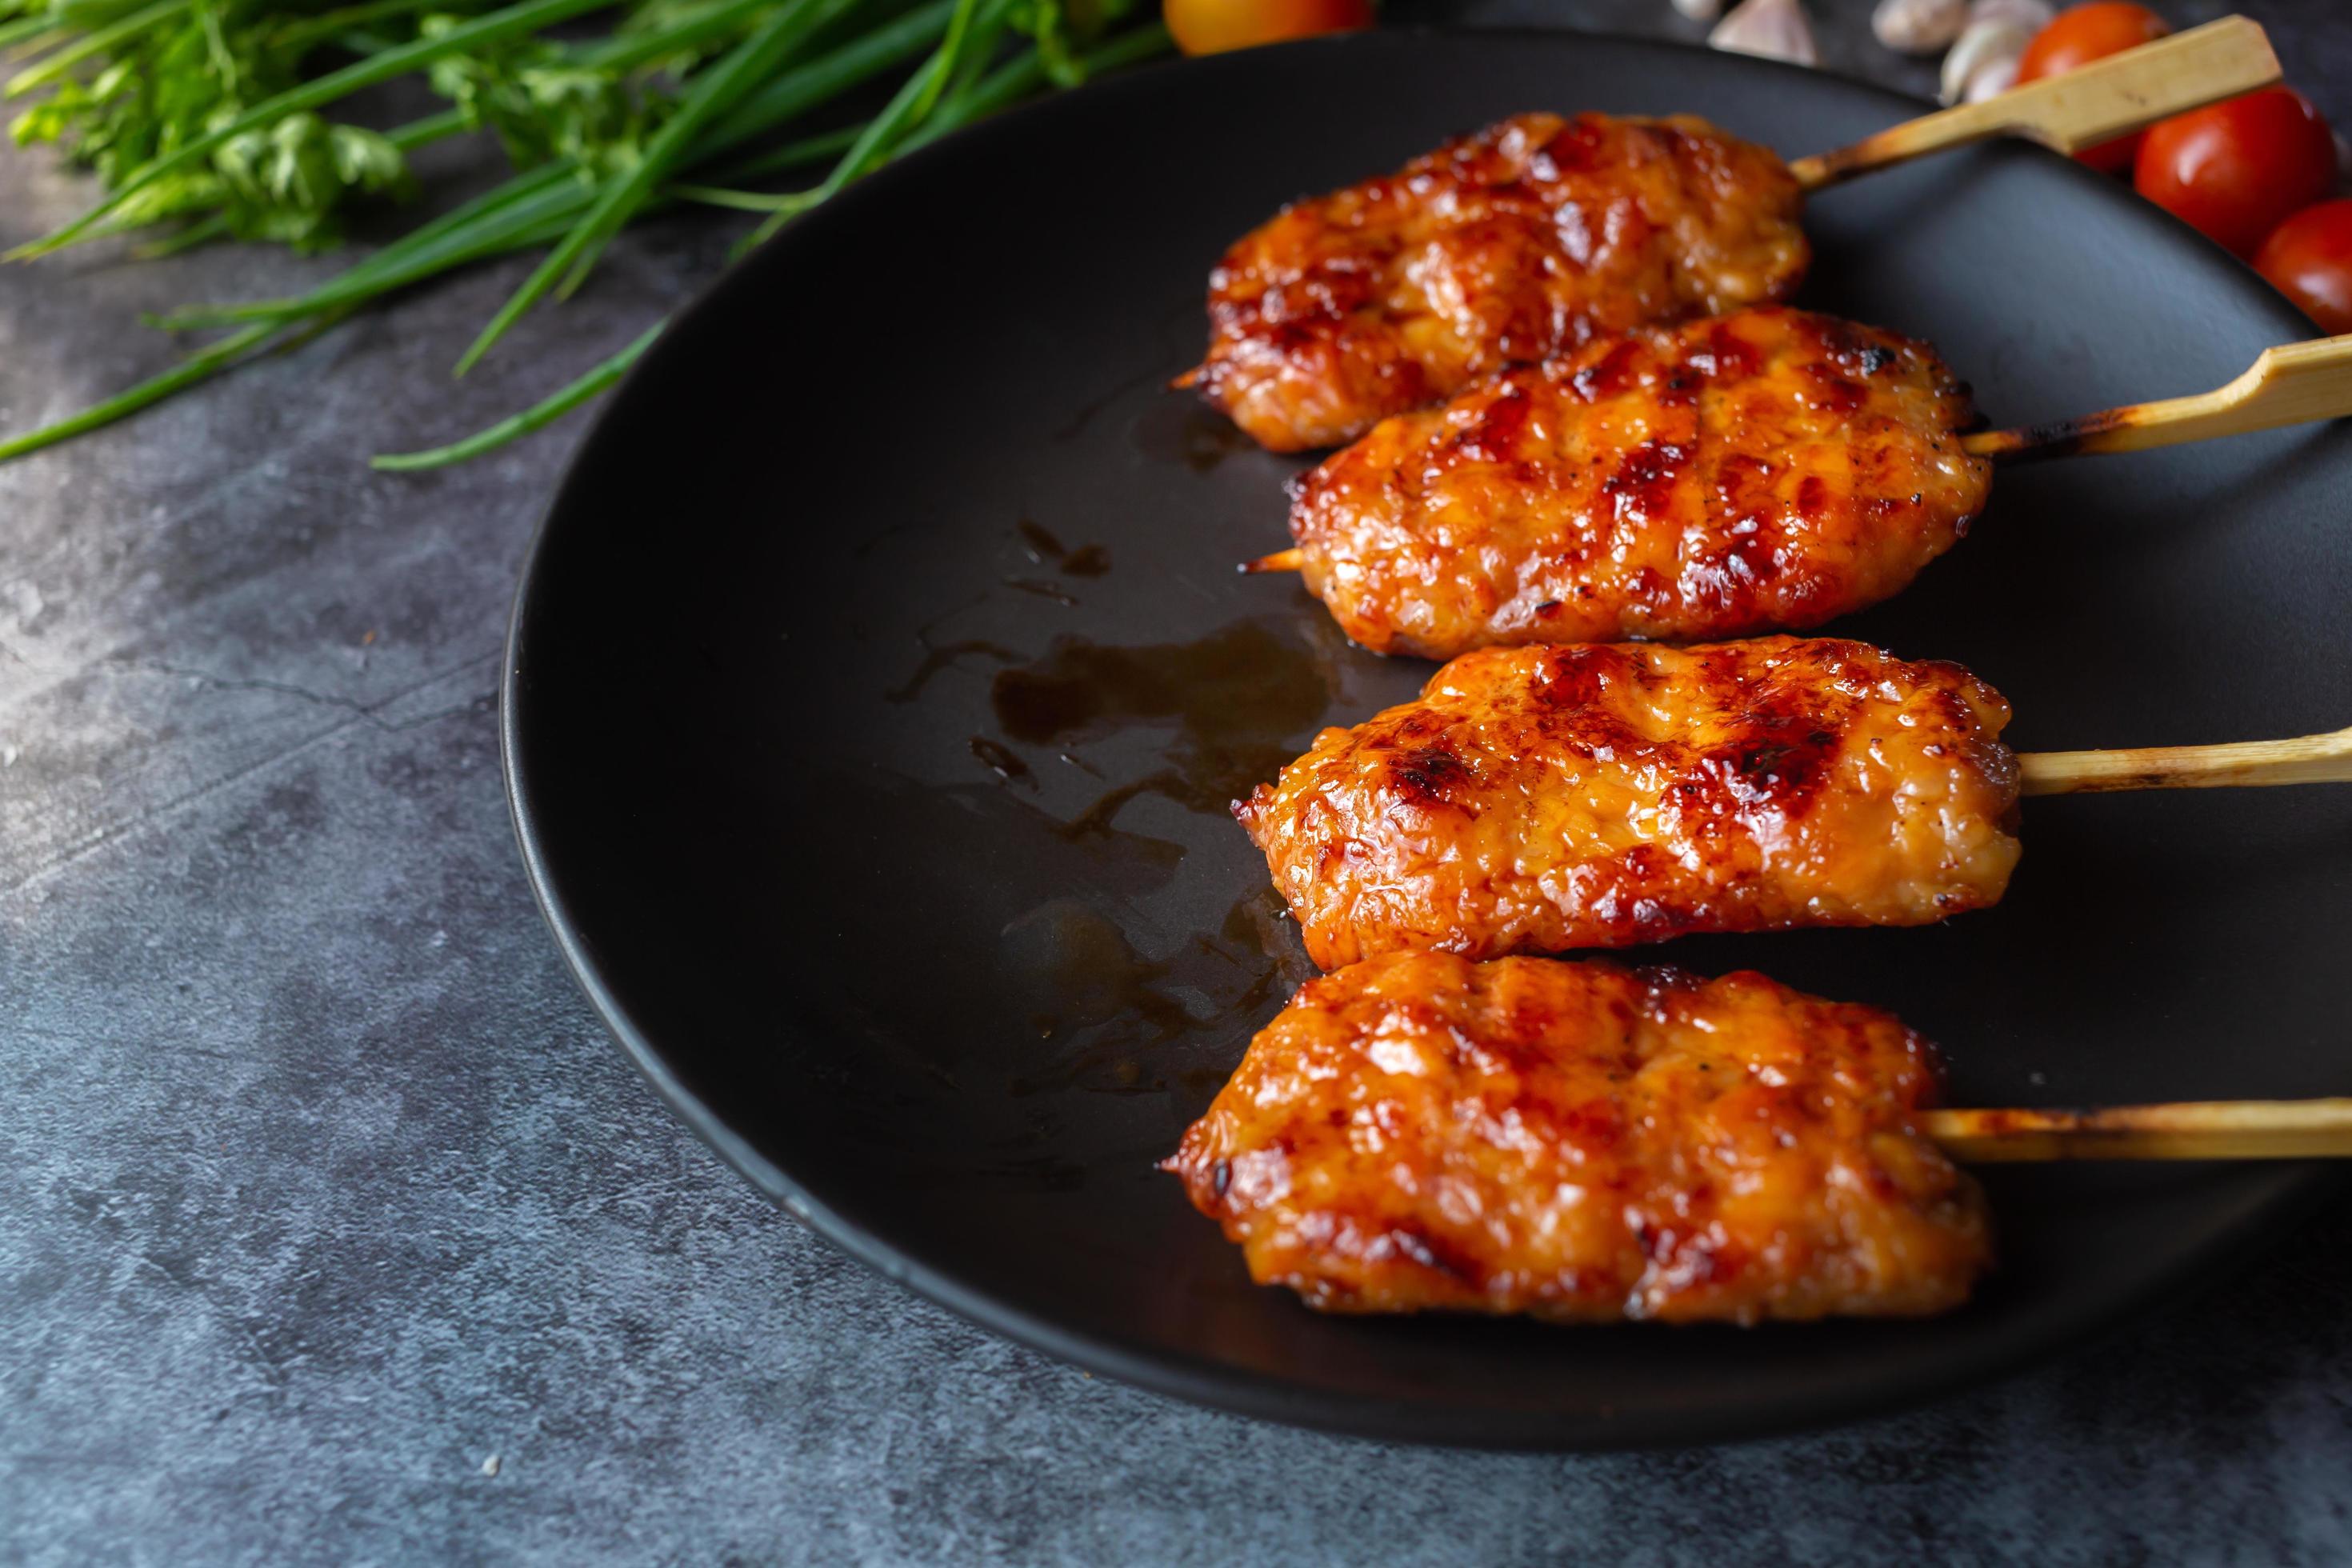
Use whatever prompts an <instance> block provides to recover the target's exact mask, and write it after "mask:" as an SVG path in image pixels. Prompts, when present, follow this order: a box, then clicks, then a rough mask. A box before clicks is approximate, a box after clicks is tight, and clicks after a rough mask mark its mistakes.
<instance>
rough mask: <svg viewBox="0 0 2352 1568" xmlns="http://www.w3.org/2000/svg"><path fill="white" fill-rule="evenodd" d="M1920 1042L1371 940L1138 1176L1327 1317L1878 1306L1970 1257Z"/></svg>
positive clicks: (1671, 1318) (1850, 1022)
mask: <svg viewBox="0 0 2352 1568" xmlns="http://www.w3.org/2000/svg"><path fill="white" fill-rule="evenodd" d="M1936 1090H1937V1068H1936V1065H1935V1060H1934V1055H1933V1052H1932V1051H1931V1049H1930V1047H1928V1045H1927V1042H1926V1041H1925V1040H1923V1039H1921V1038H1920V1037H1918V1036H1917V1035H1915V1034H1913V1033H1912V1032H1911V1031H1910V1030H1908V1029H1906V1028H1905V1027H1904V1026H1902V1024H1901V1023H1899V1022H1898V1021H1896V1020H1895V1018H1894V1017H1892V1016H1889V1015H1888V1014H1885V1013H1883V1012H1880V1011H1879V1010H1878V1009H1876V1008H1874V1007H1864V1006H1857V1005H1845V1004H1840V1003H1835V1002H1823V1001H1821V1000H1818V999H1817V998H1814V997H1811V996H1807V995H1804V994H1801V993H1799V992H1795V991H1791V990H1790V989H1789V988H1788V987H1786V986H1784V985H1779V984H1774V983H1773V982H1772V981H1770V980H1768V979H1766V978H1765V977H1764V976H1763V975H1760V974H1757V973H1738V974H1727V975H1725V976H1724V977H1723V978H1722V979H1720V980H1712V981H1700V980H1698V979H1696V978H1695V977H1693V976H1690V975H1687V974H1683V973H1678V972H1676V971H1675V970H1671V969H1644V970H1630V971H1629V970H1624V969H1620V968H1617V967H1615V966H1614V965H1610V964H1602V963H1561V962H1559V961H1558V960H1555V959H1542V958H1507V959H1501V960H1498V961H1496V962H1495V963H1471V962H1469V961H1468V960H1465V959H1461V958H1456V957H1454V956H1452V955H1450V954H1446V953H1430V952H1416V953H1400V954H1392V955H1391V956H1389V957H1386V958H1377V959H1371V960H1369V961H1368V962H1366V963H1359V964H1356V965H1353V966H1351V967H1349V968H1347V969H1343V970H1341V971H1339V973H1336V974H1327V975H1325V976H1323V977H1322V978H1321V979H1319V980H1317V981H1314V982H1311V983H1310V984H1307V986H1306V987H1305V988H1304V989H1302V990H1301V991H1300V992H1299V993H1298V994H1297V996H1296V997H1294V998H1293V999H1292V1000H1291V1003H1290V1005H1289V1006H1288V1007H1286V1008H1285V1009H1284V1010H1283V1011H1282V1013H1281V1014H1280V1015H1279V1016H1276V1019H1275V1020H1274V1022H1273V1023H1271V1024H1269V1025H1267V1026H1266V1027H1265V1029H1264V1030H1263V1031H1262V1032H1261V1033H1260V1034H1259V1035H1258V1037H1257V1038H1256V1039H1255V1040H1254V1041H1252V1042H1251V1043H1250V1048H1249V1054H1248V1055H1247V1056H1246V1057H1244V1058H1243V1060H1242V1065H1241V1067H1240V1068H1239V1070H1237V1071H1236V1072H1235V1073H1234V1077H1233V1079H1232V1081H1230V1082H1229V1083H1227V1084H1226V1085H1225V1087H1224V1089H1223V1092H1221V1093H1220V1094H1219V1095H1218V1096H1217V1099H1216V1101H1215V1103H1214V1104H1213V1105H1212V1106H1211V1107H1210V1108H1209V1111H1208V1114H1207V1115H1205V1116H1203V1117H1202V1119H1201V1120H1200V1121H1197V1122H1195V1123H1193V1125H1192V1129H1191V1130H1190V1131H1188V1132H1186V1133H1185V1135H1184V1140H1183V1142H1182V1145H1181V1147H1180V1148H1179V1150H1178V1152H1177V1153H1176V1155H1175V1157H1174V1158H1173V1159H1171V1160H1170V1161H1169V1162H1167V1166H1166V1168H1167V1169H1169V1170H1171V1171H1173V1172H1174V1173H1176V1174H1177V1175H1179V1176H1181V1178H1182V1179H1183V1182H1184V1185H1185V1189H1186V1191H1187V1192H1188V1193H1189V1194H1191V1196H1192V1202H1193V1204H1194V1205H1195V1206H1197V1207H1198V1208H1199V1209H1200V1210H1201V1212H1202V1214H1205V1215H1208V1216H1209V1217H1211V1218H1212V1219H1214V1220H1216V1221H1218V1222H1219V1223H1220V1224H1221V1225H1223V1226H1224V1231H1225V1235H1226V1236H1227V1237H1229V1238H1231V1239H1232V1240H1234V1241H1235V1242H1238V1243H1240V1244H1241V1247H1242V1250H1243V1255H1244V1258H1246V1260H1247V1262H1248V1265H1249V1270H1250V1277H1251V1278H1252V1279H1255V1280H1257V1281H1258V1283H1260V1284H1262V1285H1286V1286H1288V1287H1290V1288H1291V1289H1294V1290H1296V1291H1297V1292H1298V1293H1299V1294H1300V1295H1301V1296H1302V1297H1304V1298H1305V1299H1306V1300H1307V1303H1308V1304H1309V1305H1311V1306H1315V1307H1319V1308H1322V1309H1324V1310H1328V1311H1342V1312H1411V1311H1419V1310H1425V1309H1439V1308H1443V1309H1453V1310H1466V1311H1477V1312H1527V1313H1531V1314H1534V1315H1535V1316H1538V1317H1541V1318H1549V1319H1553V1320H1557V1321H1562V1322H1598V1321H1612V1320H1616V1319H1622V1318H1636V1319H1656V1320H1662V1321H1667V1322H1696V1321H1734V1322H1741V1323H1752V1322H1755V1321H1759V1320H1760V1319H1766V1318H1796V1319H1809V1318H1821V1317H1826V1316H1830V1315H1832V1314H1835V1315H1843V1316H1855V1317H1907V1316H1916V1315H1920V1314H1924V1313H1928V1312H1939V1311H1943V1310H1947V1309H1948V1308H1951V1307H1955V1306H1958V1304H1959V1303H1960V1302H1961V1301H1963V1300H1966V1299H1967V1297H1968V1293H1969V1286H1970V1285H1971V1284H1972V1283H1973V1282H1974V1281H1975V1279H1976V1278H1977V1276H1978V1275H1979V1273H1981V1272H1982V1271H1983V1270H1984V1268H1986V1266H1987V1264H1988V1263H1989V1262H1990V1252H1991V1241H1990V1227H1989V1225H1988V1222H1987V1219H1986V1215H1985V1204H1984V1197H1983V1194H1982V1193H1981V1191H1980V1190H1979V1188H1978V1186H1977V1184H1976V1183H1975V1182H1974V1181H1973V1180H1971V1179H1970V1178H1969V1176H1968V1175H1967V1174H1966V1173H1963V1172H1961V1171H1958V1170H1956V1169H1955V1168H1954V1167H1953V1165H1952V1163H1951V1162H1950V1161H1949V1160H1948V1159H1947V1158H1946V1157H1945V1155H1944V1153H1943V1152H1942V1151H1941V1150H1939V1149H1937V1147H1936V1146H1935V1144H1933V1143H1932V1142H1928V1140H1927V1139H1926V1138H1925V1137H1923V1136H1922V1135H1920V1134H1919V1133H1918V1132H1917V1131H1915V1130H1914V1128H1913V1126H1912V1124H1911V1121H1910V1120H1909V1118H1910V1116H1911V1113H1912V1112H1913V1111H1914V1110H1919V1109H1923V1108H1925V1107H1926V1106H1927V1105H1928V1104H1930V1103H1932V1100H1933V1098H1934V1095H1935V1092H1936Z"/></svg>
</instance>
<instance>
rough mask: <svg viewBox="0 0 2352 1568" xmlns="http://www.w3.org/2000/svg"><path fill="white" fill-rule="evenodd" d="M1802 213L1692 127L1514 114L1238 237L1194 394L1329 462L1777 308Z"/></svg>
mask: <svg viewBox="0 0 2352 1568" xmlns="http://www.w3.org/2000/svg"><path fill="white" fill-rule="evenodd" d="M1801 199H1802V198H1801V194H1800V192H1799V191H1798V188H1797V182H1796V181H1795V180H1794V179H1793V178H1791V177H1790V174H1789V171H1788V167H1787V165H1785V164H1784V163H1781V162H1780V159H1779V158H1778V157H1776V156H1774V155H1773V154H1772V153H1770V152H1769V151H1768V150H1766V149H1764V148H1761V147H1758V146H1755V145H1753V144H1751V143H1749V142H1742V141H1740V140H1739V139H1738V138H1737V137H1734V136H1731V135H1729V134H1727V133H1726V132H1722V131H1718V130H1717V129H1716V128H1715V127H1714V126H1712V125H1709V124H1708V123H1706V121H1703V120H1699V119H1696V118H1694V117H1692V116H1689V115H1675V116H1672V117H1669V118H1667V119H1664V120H1622V119H1616V118H1613V117H1612V116H1609V115H1605V114H1580V115H1577V116H1575V117H1574V118H1572V119H1563V118H1561V117H1560V116H1559V115H1556V114H1521V115H1517V116H1514V117H1513V118H1511V119H1509V120H1506V121H1502V122H1501V123H1499V124H1496V125H1492V126H1489V127H1487V128H1486V130H1484V131H1481V132H1478V133H1477V134H1475V135H1473V136H1465V137H1463V138H1461V139H1459V140H1457V141H1454V142H1447V143H1446V144H1445V145H1444V146H1443V147H1440V148H1438V149H1437V150H1436V151H1435V152H1433V153H1428V154H1426V155H1424V156H1423V157H1420V158H1416V159H1414V160H1413V161H1412V163H1407V164H1406V165H1405V166H1404V167H1403V168H1402V169H1400V170H1398V171H1397V172H1396V173H1395V174H1391V175H1387V176H1384V177H1382V178H1380V179H1375V180H1367V181H1366V182H1364V183H1363V184H1360V185H1352V186H1349V188H1348V189H1346V190H1343V191H1336V192H1333V193H1332V194H1331V195H1327V196H1319V197H1317V198H1315V199H1313V200H1311V201H1304V202H1300V203H1297V205H1293V206H1290V207H1286V208H1285V209H1284V210H1283V212H1282V213H1281V214H1280V215H1279V216H1276V218H1275V219H1274V220H1273V221H1272V222H1270V223H1268V224H1266V225H1265V226H1264V227H1262V228H1258V229H1255V230H1254V231H1252V232H1251V233H1249V234H1247V235H1245V236H1244V237H1242V238H1241V240H1239V241H1238V242H1237V243H1236V244H1235V245H1234V247H1233V248H1232V249H1231V250H1230V251H1228V252H1226V254H1225V257H1224V258H1223V260H1222V261H1221V262H1219V263H1218V265H1217V268H1216V270H1215V271H1214V272H1213V274H1212V275H1211V277H1210V280H1209V322H1210V342H1209V354H1208V358H1207V360H1206V361H1205V362H1204V363H1202V366H1201V368H1200V369H1199V370H1198V371H1196V372H1195V373H1193V376H1192V384H1196V385H1198V387H1199V388H1200V390H1201V393H1202V396H1204V397H1206V398H1207V399H1208V400H1209V401H1210V402H1211V403H1213V404H1214V405H1216V406H1217V407H1218V408H1220V409H1222V410H1223V412H1224V413H1225V414H1226V415H1227V416H1230V417H1231V418H1232V419H1233V421H1234V424H1236V425H1238V426H1241V427H1242V428H1243V429H1244V431H1246V432H1247V433H1248V434H1249V435H1250V436H1251V437H1254V438H1255V439H1256V440H1257V441H1258V442H1260V443H1261V444H1263V445H1265V446H1266V447H1271V448H1272V449H1273V450H1275V451H1277V452H1293V451H1298V450H1301V449H1303V448H1307V447H1329V446H1336V445H1338V444H1339V442H1342V441H1346V440H1349V439H1351V438H1352V437H1355V436H1357V435H1359V434H1360V433H1361V432H1362V431H1364V430H1366V429H1369V428H1370V426H1372V425H1373V424H1374V423H1375V422H1376V421H1378V420H1380V419H1381V418H1384V417H1386V416H1389V415H1391V414H1399V413H1402V412H1404V411H1405V410H1407V409H1410V408H1417V407H1419V406H1421V405H1423V404H1424V403H1430V402H1433V401H1435V400H1437V399H1439V398H1442V397H1444V396H1446V395H1449V394H1450V393H1452V392H1454V391H1455V390H1456V389H1457V388H1459V387H1461V386H1463V385H1465V384H1468V383H1469V382H1470V381H1472V380H1474V379H1475V378H1476V377H1478V376H1480V375H1483V374H1486V373H1487V372H1489V371H1493V370H1498V369H1500V368H1502V367H1503V366H1505V365H1508V364H1512V363H1517V362H1520V361H1524V360H1535V359H1541V358H1543V357H1544V356H1545V355H1547V354H1550V353H1558V352H1559V351H1561V350H1563V349H1569V348H1573V347H1575V346H1576V345H1578V344H1580V343H1581V342H1585V341H1586V340H1587V339H1589V338H1591V337H1593V336H1595V335H1597V334H1600V333H1603V332H1611V331H1620V330H1622V329H1623V328H1626V327H1631V326H1636V325H1639V324H1641V323H1643V322H1645V321H1676V320H1680V319H1682V318H1685V317H1689V316H1700V315H1713V314H1717V313H1719V312H1721V311H1724V310H1734V309H1737V308H1738V307H1739V306H1742V305H1748V304H1753V303H1755V302H1756V301H1758V300H1780V299H1785V298H1787V297H1788V296H1789V294H1790V292H1792V291H1793V290H1794V289H1796V287H1797V285H1798V283H1799V282H1800V281H1801V280H1802V279H1803V278H1804V275H1805V267H1806V264H1807V263H1808V261H1809V260H1810V259H1811V247H1810V246H1809V245H1808V244H1807V243H1806V240H1805V235H1804V230H1803V229H1802V228H1801V227H1800V226H1799V225H1798V222H1797V211H1798V207H1799V205H1801Z"/></svg>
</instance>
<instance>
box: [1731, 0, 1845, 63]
mask: <svg viewBox="0 0 2352 1568" xmlns="http://www.w3.org/2000/svg"><path fill="white" fill-rule="evenodd" d="M1706 41H1707V42H1708V44H1710V45H1712V46H1713V47H1716V48H1718V49H1729V50H1730V51H1732V52H1733V53H1734V54H1741V55H1761V56H1763V57H1764V58H1766V59H1773V60H1794V61H1796V63H1797V64H1799V65H1801V66H1810V65H1818V64H1819V63H1820V62H1821V58H1822V57H1821V53H1820V51H1819V50H1817V49H1815V48H1814V47H1813V26H1812V24H1811V22H1809V21H1807V20H1806V19H1805V8H1804V6H1803V5H1800V4H1799V3H1798V0H1739V5H1738V7H1737V8H1736V9H1735V10H1733V12H1732V13H1731V15H1730V16H1726V17H1725V18H1724V19H1723V20H1722V21H1720V22H1717V24H1716V25H1715V31H1713V32H1712V33H1709V34H1708V35H1707V36H1706Z"/></svg>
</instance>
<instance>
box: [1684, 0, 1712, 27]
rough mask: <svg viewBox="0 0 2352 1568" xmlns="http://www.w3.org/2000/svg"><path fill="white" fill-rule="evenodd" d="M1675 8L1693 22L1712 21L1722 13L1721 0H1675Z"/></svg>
mask: <svg viewBox="0 0 2352 1568" xmlns="http://www.w3.org/2000/svg"><path fill="white" fill-rule="evenodd" d="M1675 10H1677V11H1679V12H1681V13H1682V14H1683V15H1684V16H1688V17H1689V18H1690V19H1691V20H1692V21H1694V22H1712V21H1714V20H1715V19H1716V18H1717V16H1722V15H1723V0H1675Z"/></svg>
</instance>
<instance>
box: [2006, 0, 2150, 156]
mask: <svg viewBox="0 0 2352 1568" xmlns="http://www.w3.org/2000/svg"><path fill="white" fill-rule="evenodd" d="M2171 31H2172V29H2171V28H2170V27H2168V26H2166V25H2165V21H2164V18H2163V17H2161V16H2158V15H2157V14H2156V13H2155V12H2153V11H2151V10H2149V9H2148V8H2147V6H2145V5H2129V4H2126V0H2091V4H2089V5H2070V6H2068V7H2067V8H2066V9H2065V10H2063V11H2061V12H2059V13H2058V16H2057V19H2056V20H2055V21H2053V22H2052V23H2051V24H2050V25H2049V26H2046V27H2044V28H2042V31H2040V32H2038V33H2036V34H2034V35H2033V41H2032V43H2030V44H2028V45H2026V46H2025V53H2023V54H2021V55H2020V56H2019V57H2018V58H2017V85H2018V86H2020V87H2023V86H2024V85H2025V84H2026V83H2027V82H2029V81H2039V80H2040V79H2042V78H2043V77H2045V76H2064V75H2065V74H2066V73H2067V72H2068V71H2072V70H2081V69H2082V68H2084V66H2086V65H2089V64H2090V63H2091V62H2092V61H2093V60H2101V59H2105V58H2107V57H2108V56H2109V55H2119V54H2121V53H2123V52H2124V51H2125V50H2126V49H2136V48H2137V47H2140V45H2142V44H2147V43H2153V42H2155V41H2156V40H2157V39H2158V38H2161V37H2164V36H2165V35H2166V34H2168V33H2169V32H2171ZM2144 134H2145V132H2137V131H2136V132H2132V133H2131V134H2130V135H2129V136H2118V137H2116V139H2115V140H2114V141H2112V142H2100V143H2099V144H2098V145H2097V146H2095V147H2085V148H2084V149H2083V150H2082V151H2081V152H2080V153H2075V154H2074V156H2075V157H2077V158H2079V159H2081V160H2082V161H2083V162H2084V163H2088V164H2089V165H2091V167H2093V168H2094V169H2099V170H2104V171H2105V173H2107V174H2122V173H2123V172H2124V171H2125V170H2126V169H2128V168H2130V167H2131V166H2132V160H2133V159H2134V158H2136V157H2137V156H2138V155H2139V139H2140V137H2141V136H2142V135H2144Z"/></svg>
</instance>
